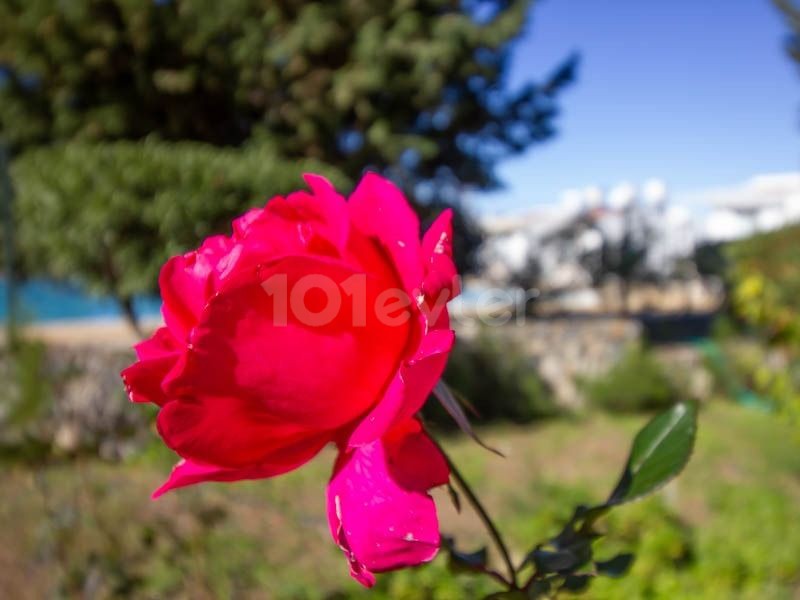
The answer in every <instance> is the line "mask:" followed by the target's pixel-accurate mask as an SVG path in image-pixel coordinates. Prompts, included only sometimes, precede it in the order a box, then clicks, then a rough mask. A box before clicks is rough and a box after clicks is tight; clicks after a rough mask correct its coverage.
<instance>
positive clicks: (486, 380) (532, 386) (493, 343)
mask: <svg viewBox="0 0 800 600" xmlns="http://www.w3.org/2000/svg"><path fill="white" fill-rule="evenodd" d="M444 380H445V381H446V382H447V384H448V385H449V386H450V387H451V388H452V389H453V391H454V393H455V394H456V395H457V396H461V397H462V398H464V399H466V401H467V402H469V404H470V405H471V406H472V407H473V408H474V409H475V412H477V413H478V418H477V419H475V418H473V420H478V421H495V420H503V421H511V422H513V423H527V422H530V421H533V420H535V419H540V418H544V417H551V416H554V415H556V414H557V412H558V408H557V406H556V404H555V401H554V399H553V396H552V394H551V393H550V390H548V389H547V386H546V385H545V384H544V382H543V381H542V379H541V378H540V377H539V375H538V373H537V372H536V369H535V368H534V366H533V364H532V362H531V360H530V358H528V357H526V356H525V355H524V353H523V352H522V351H521V350H520V349H519V348H518V347H517V346H516V345H514V344H513V343H512V342H510V341H509V340H506V339H502V340H501V339H499V338H498V337H497V336H494V335H492V334H490V333H487V332H483V333H481V334H479V335H478V336H477V337H476V338H475V339H473V340H463V339H460V340H459V341H458V342H457V343H456V346H455V348H454V349H453V352H452V354H451V355H450V361H449V362H448V365H447V369H446V371H445V374H444ZM425 413H426V416H427V417H429V418H430V419H431V420H433V421H435V422H437V423H440V424H443V425H449V424H450V423H452V420H451V419H450V417H449V416H448V415H447V414H446V413H445V412H444V410H443V409H442V408H441V406H439V404H438V402H435V401H431V402H428V404H427V406H426V411H425Z"/></svg>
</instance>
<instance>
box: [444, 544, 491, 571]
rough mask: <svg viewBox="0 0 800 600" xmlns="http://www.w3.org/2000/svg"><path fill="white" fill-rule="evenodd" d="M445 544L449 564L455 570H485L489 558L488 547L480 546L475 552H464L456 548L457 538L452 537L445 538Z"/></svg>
mask: <svg viewBox="0 0 800 600" xmlns="http://www.w3.org/2000/svg"><path fill="white" fill-rule="evenodd" d="M442 541H443V543H444V546H445V547H446V548H447V551H448V555H449V566H450V569H451V570H452V571H454V572H464V571H483V570H484V569H485V568H486V563H487V562H488V560H489V553H488V551H487V549H486V548H485V547H484V548H480V549H478V550H476V551H475V552H462V551H460V550H457V549H456V546H455V540H453V538H451V537H445V538H443V540H442Z"/></svg>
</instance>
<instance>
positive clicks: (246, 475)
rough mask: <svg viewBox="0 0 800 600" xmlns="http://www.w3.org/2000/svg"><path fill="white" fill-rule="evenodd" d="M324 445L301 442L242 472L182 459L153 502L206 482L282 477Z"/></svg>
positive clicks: (318, 442)
mask: <svg viewBox="0 0 800 600" xmlns="http://www.w3.org/2000/svg"><path fill="white" fill-rule="evenodd" d="M327 441H328V440H327V439H326V438H322V437H320V438H318V439H315V440H312V441H311V442H310V443H309V441H304V442H303V445H302V447H300V448H295V447H290V448H289V449H288V450H285V451H283V452H277V453H275V454H274V455H273V456H271V457H270V461H269V462H265V463H262V464H258V465H254V466H248V467H243V468H227V467H220V466H218V465H211V464H207V463H202V462H198V461H194V460H185V459H182V460H181V461H180V462H179V463H178V464H176V465H175V467H174V468H173V469H172V473H170V476H169V479H167V481H165V482H164V483H163V484H162V485H161V486H160V487H159V488H158V489H157V490H156V491H155V492H153V496H152V497H153V499H155V498H158V497H159V496H161V495H162V494H165V493H166V492H168V491H170V490H174V489H176V488H181V487H186V486H188V485H194V484H196V483H203V482H206V481H241V480H243V479H266V478H268V477H274V476H276V475H282V474H283V473H287V472H289V471H291V470H293V469H296V468H297V467H299V466H300V465H302V464H304V463H305V462H307V461H309V460H311V459H312V458H313V457H314V456H316V455H317V454H318V453H319V451H320V450H321V449H322V448H323V447H324V445H325V443H326V442H327Z"/></svg>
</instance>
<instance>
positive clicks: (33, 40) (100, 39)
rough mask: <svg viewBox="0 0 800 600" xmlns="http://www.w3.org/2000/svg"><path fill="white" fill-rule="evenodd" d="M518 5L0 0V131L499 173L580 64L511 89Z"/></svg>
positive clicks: (531, 136)
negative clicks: (259, 141)
mask: <svg viewBox="0 0 800 600" xmlns="http://www.w3.org/2000/svg"><path fill="white" fill-rule="evenodd" d="M529 4H530V2H529V0H512V1H508V0H490V1H488V2H486V1H481V2H478V1H475V0H467V1H465V2H453V1H452V0H424V1H413V0H411V1H409V0H379V1H374V0H370V1H367V0H337V1H326V2H306V1H300V0H289V1H286V2H272V3H264V2H259V1H257V0H231V1H228V2H224V3H221V2H212V1H209V0H170V1H167V2H139V1H138V0H75V1H71V2H55V1H53V0H25V1H19V0H4V1H3V2H0V67H2V72H3V74H4V75H3V80H4V83H3V84H2V85H0V131H2V134H3V136H4V137H5V138H6V139H7V140H8V142H9V143H11V145H12V147H13V149H14V150H15V151H16V152H21V151H23V150H26V149H28V148H30V147H32V146H34V145H39V144H47V143H51V142H54V141H67V140H82V141H92V142H94V141H105V140H119V139H134V140H135V139H140V138H142V137H144V136H147V135H150V134H156V135H158V136H159V137H161V138H163V139H165V140H173V141H178V140H195V141H201V142H206V143H210V144H212V145H217V146H229V145H232V146H239V145H241V144H243V143H244V142H245V141H247V140H249V139H251V138H252V137H253V136H257V135H263V136H266V137H267V138H269V140H270V141H271V143H272V144H273V145H274V146H275V148H276V149H277V152H278V156H279V157H280V158H284V159H302V158H314V159H318V160H320V161H322V162H324V163H326V164H328V165H330V166H332V167H335V168H337V169H339V170H341V171H342V172H343V173H345V174H346V175H347V176H348V177H350V178H351V179H355V178H356V176H357V175H358V174H359V173H360V172H361V170H362V169H363V168H364V167H365V166H369V165H371V166H373V167H374V168H377V169H379V170H386V169H387V168H390V167H391V168H393V169H394V171H393V173H394V175H395V176H396V178H397V179H398V180H399V181H401V183H403V184H404V185H405V187H406V188H407V189H409V190H412V189H414V184H416V183H418V182H425V181H427V182H433V181H439V182H446V183H448V185H449V186H450V190H451V191H453V190H454V189H456V188H457V187H458V185H463V184H466V185H474V186H478V187H481V188H488V187H493V186H495V185H496V184H497V180H496V177H495V173H494V166H495V164H496V163H497V161H498V160H500V159H502V158H503V157H504V156H508V155H509V154H514V153H518V152H521V151H523V150H525V149H526V148H528V147H529V146H530V145H531V144H534V143H536V142H539V141H541V140H544V139H546V138H548V137H550V136H551V135H552V133H553V119H554V117H555V115H556V112H557V110H556V105H555V95H556V93H557V92H558V91H559V90H560V89H561V88H562V87H563V86H564V85H565V84H566V83H568V82H569V81H570V80H571V78H572V71H573V67H574V60H571V61H568V62H567V63H565V65H564V66H563V67H561V68H559V69H557V70H556V72H555V73H554V74H553V76H552V77H550V78H548V79H547V80H546V81H545V82H543V83H540V84H538V85H535V84H533V83H529V84H527V85H525V86H523V87H522V88H521V89H519V90H516V91H513V92H512V91H509V90H508V89H506V88H505V78H504V75H505V74H506V71H507V65H508V52H509V49H510V43H511V42H512V40H514V39H515V38H516V36H517V35H519V34H520V32H521V31H522V27H523V24H524V22H525V17H526V13H527V11H528V8H529ZM404 157H405V158H404ZM454 184H458V185H454ZM432 198H433V196H430V197H429V198H428V200H431V199H432Z"/></svg>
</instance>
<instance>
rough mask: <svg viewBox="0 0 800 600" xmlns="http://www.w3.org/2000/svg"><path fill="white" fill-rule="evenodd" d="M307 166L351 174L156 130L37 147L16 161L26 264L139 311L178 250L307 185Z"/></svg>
mask: <svg viewBox="0 0 800 600" xmlns="http://www.w3.org/2000/svg"><path fill="white" fill-rule="evenodd" d="M305 171H319V172H322V173H325V174H328V175H331V176H333V178H334V180H335V181H336V182H338V183H340V184H341V183H342V182H343V181H344V179H343V178H342V177H341V176H340V175H337V173H336V172H335V171H331V169H324V168H321V166H320V165H319V164H317V163H315V162H313V161H293V162H292V163H287V162H286V161H281V160H278V159H276V158H275V157H274V155H273V154H272V153H271V151H270V150H269V149H268V148H264V147H260V146H250V147H247V148H245V149H241V150H237V149H230V148H215V147H213V146H209V145H205V144H199V143H192V142H179V143H167V142H161V141H157V140H154V139H148V140H145V141H142V142H114V143H98V144H85V143H68V144H64V145H58V146H53V147H50V148H44V149H40V150H34V151H30V152H27V153H25V154H23V155H22V156H20V157H19V158H17V159H16V161H15V162H14V164H13V166H12V176H13V178H14V183H15V186H16V188H17V192H18V194H17V195H18V198H17V206H16V222H17V236H18V244H19V246H20V254H21V255H22V260H23V263H24V267H25V269H26V271H28V272H32V273H37V274H43V275H47V276H50V277H54V278H57V279H70V280H77V281H78V282H79V283H81V284H83V285H85V286H87V287H88V288H89V289H90V290H91V291H94V292H97V293H101V294H109V295H111V296H113V297H114V298H115V299H117V300H118V301H119V302H120V304H121V305H122V308H123V310H125V311H126V314H128V315H129V317H132V314H131V310H132V309H131V306H130V304H131V300H132V298H133V296H134V295H137V294H143V293H148V292H152V291H154V286H155V285H156V282H157V275H158V270H159V268H160V267H161V265H162V264H163V263H164V261H165V260H166V259H167V258H168V257H169V256H170V255H173V254H178V253H181V252H185V251H186V250H187V249H188V248H192V247H195V246H196V245H197V244H198V243H199V241H200V240H201V239H202V238H203V237H205V236H208V235H209V234H213V233H223V232H227V230H228V228H229V224H230V220H231V218H232V217H234V216H236V215H237V214H239V213H241V212H244V211H245V210H246V209H247V208H250V207H253V206H257V205H263V204H264V202H265V201H266V200H267V199H268V198H269V197H270V196H272V195H276V194H282V193H286V192H289V191H291V190H294V189H297V188H298V187H301V182H302V180H301V175H302V173H303V172H305Z"/></svg>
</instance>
